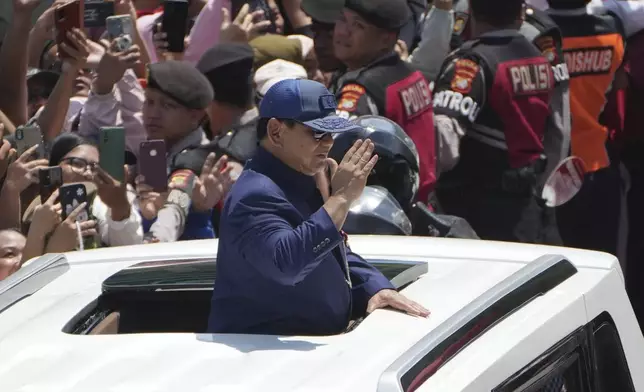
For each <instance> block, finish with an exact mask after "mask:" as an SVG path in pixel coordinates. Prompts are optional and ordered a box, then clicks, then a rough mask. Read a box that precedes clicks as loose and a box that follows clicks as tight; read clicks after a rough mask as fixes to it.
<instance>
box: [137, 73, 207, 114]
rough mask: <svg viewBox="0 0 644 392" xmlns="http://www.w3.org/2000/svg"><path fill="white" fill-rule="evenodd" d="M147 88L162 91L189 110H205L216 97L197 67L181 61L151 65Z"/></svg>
mask: <svg viewBox="0 0 644 392" xmlns="http://www.w3.org/2000/svg"><path fill="white" fill-rule="evenodd" d="M147 87H148V88H153V89H156V90H159V91H161V92H162V93H164V94H165V95H167V96H169V97H170V98H172V99H174V100H175V101H177V102H179V103H180V104H181V105H183V106H185V107H186V108H188V109H205V108H206V107H208V105H210V102H212V100H213V97H214V93H213V91H212V86H211V85H210V83H209V82H208V79H207V78H206V77H205V76H204V75H203V74H202V73H201V72H199V70H197V69H196V68H195V67H193V66H192V65H190V64H188V63H184V62H181V61H164V62H160V63H154V64H150V65H149V66H148V75H147Z"/></svg>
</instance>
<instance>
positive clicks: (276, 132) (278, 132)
mask: <svg viewBox="0 0 644 392" xmlns="http://www.w3.org/2000/svg"><path fill="white" fill-rule="evenodd" d="M283 131H284V127H282V123H281V122H280V121H279V120H278V119H276V118H271V119H270V120H268V124H266V138H267V139H268V141H269V142H270V143H271V144H272V145H274V146H278V147H282V146H283V145H284V132H283Z"/></svg>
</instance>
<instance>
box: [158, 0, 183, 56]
mask: <svg viewBox="0 0 644 392" xmlns="http://www.w3.org/2000/svg"><path fill="white" fill-rule="evenodd" d="M188 7H189V3H188V0H165V1H164V3H163V16H162V17H161V30H163V32H164V33H166V34H167V35H168V37H167V41H168V52H170V53H183V51H184V50H185V45H184V40H185V38H186V34H187V33H188Z"/></svg>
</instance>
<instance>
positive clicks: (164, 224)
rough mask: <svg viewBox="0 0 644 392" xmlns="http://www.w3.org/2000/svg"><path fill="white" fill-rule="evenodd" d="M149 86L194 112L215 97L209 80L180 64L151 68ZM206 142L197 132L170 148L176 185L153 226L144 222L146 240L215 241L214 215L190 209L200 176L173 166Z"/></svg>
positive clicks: (170, 174)
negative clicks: (212, 239) (205, 239)
mask: <svg viewBox="0 0 644 392" xmlns="http://www.w3.org/2000/svg"><path fill="white" fill-rule="evenodd" d="M147 86H148V88H151V89H156V90H158V91H160V92H162V93H163V94H165V95H167V96H168V97H170V98H172V99H173V100H175V101H176V102H178V103H179V104H181V105H183V106H184V107H186V108H188V109H193V110H205V108H206V107H208V105H209V104H210V102H212V99H213V96H214V93H213V90H212V87H211V85H210V83H209V82H208V79H207V78H206V77H205V76H204V75H203V74H201V73H200V72H199V71H198V70H197V69H196V68H195V67H193V66H192V65H190V64H188V63H183V62H179V61H166V62H161V63H155V64H151V65H149V66H148V75H147ZM204 113H205V112H204ZM205 142H207V139H206V138H205V134H204V132H203V130H202V129H201V128H197V129H195V130H192V131H191V132H189V133H187V134H186V136H185V137H184V138H183V139H181V140H179V141H178V142H176V143H175V144H174V145H172V146H170V148H169V150H168V154H167V156H166V161H167V165H168V177H169V183H171V184H173V187H174V189H173V190H171V191H170V192H169V194H168V202H167V203H166V205H165V206H164V207H163V208H162V209H161V210H160V211H159V213H158V215H157V218H156V219H155V220H154V221H152V222H146V221H144V229H145V230H146V238H147V239H154V240H158V241H161V242H172V241H176V240H178V239H181V240H188V239H204V238H214V236H215V233H214V229H213V226H212V223H211V221H210V215H211V211H207V212H198V211H195V210H193V209H192V206H191V202H190V197H191V196H192V190H193V187H194V183H195V179H196V174H197V173H196V172H195V171H193V170H189V169H176V168H175V167H174V165H173V164H174V161H175V160H176V159H177V157H178V156H180V155H183V154H186V153H187V152H188V151H190V150H192V149H195V148H197V147H199V146H200V145H202V144H204V143H205Z"/></svg>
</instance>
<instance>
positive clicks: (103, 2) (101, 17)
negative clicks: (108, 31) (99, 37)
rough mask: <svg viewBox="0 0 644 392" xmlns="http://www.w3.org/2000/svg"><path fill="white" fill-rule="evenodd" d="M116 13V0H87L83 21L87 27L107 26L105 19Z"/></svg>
mask: <svg viewBox="0 0 644 392" xmlns="http://www.w3.org/2000/svg"><path fill="white" fill-rule="evenodd" d="M112 15H114V1H112V0H85V10H84V12H83V22H84V24H85V28H99V27H105V20H106V19H107V18H108V17H110V16H112Z"/></svg>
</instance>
